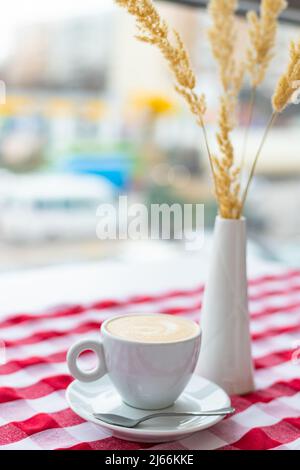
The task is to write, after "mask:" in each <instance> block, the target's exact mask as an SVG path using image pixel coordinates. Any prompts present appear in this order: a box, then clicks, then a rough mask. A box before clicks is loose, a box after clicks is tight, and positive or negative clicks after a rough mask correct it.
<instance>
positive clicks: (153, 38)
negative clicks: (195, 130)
mask: <svg viewBox="0 0 300 470" xmlns="http://www.w3.org/2000/svg"><path fill="white" fill-rule="evenodd" d="M115 2H116V3H117V4H118V5H120V6H121V7H123V8H126V10H127V11H128V13H130V14H131V15H132V16H133V17H134V18H135V20H136V25H137V28H138V31H139V32H138V34H137V35H136V38H137V39H138V40H139V41H142V42H145V43H148V44H152V45H154V46H156V47H157V48H158V49H159V50H160V52H161V53H162V55H163V56H164V58H165V59H166V61H167V63H168V65H169V68H170V69H171V71H172V73H173V75H174V78H175V89H176V91H177V92H178V93H179V94H180V95H181V96H182V97H183V98H184V99H185V101H186V102H187V104H188V105H189V108H190V110H191V112H192V113H193V114H194V116H196V120H197V123H198V124H199V125H200V126H201V128H202V130H203V133H204V139H205V144H206V149H207V153H208V156H209V161H210V166H211V170H212V173H213V175H214V169H213V164H212V157H211V153H210V149H209V145H208V140H207V133H206V129H205V125H204V114H205V112H206V101H205V96H204V94H203V93H202V94H200V95H199V94H197V93H196V91H195V87H196V78H195V74H194V72H193V70H192V67H191V63H190V58H189V55H188V53H187V51H186V49H185V47H184V44H183V41H182V39H181V37H180V35H179V33H178V32H177V31H175V30H173V34H171V33H170V31H169V28H168V25H167V23H166V22H165V21H164V20H163V19H162V18H161V17H160V14H159V13H158V11H157V9H156V8H155V6H154V5H153V3H152V0H115Z"/></svg>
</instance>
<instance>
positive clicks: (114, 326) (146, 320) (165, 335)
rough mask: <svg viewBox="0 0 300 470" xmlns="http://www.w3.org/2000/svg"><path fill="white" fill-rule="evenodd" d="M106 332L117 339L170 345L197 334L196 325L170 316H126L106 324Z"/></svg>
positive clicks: (197, 328)
mask: <svg viewBox="0 0 300 470" xmlns="http://www.w3.org/2000/svg"><path fill="white" fill-rule="evenodd" d="M106 330H107V331H108V332H109V333H110V334H112V335H114V336H116V337H117V338H123V339H127V340H129V341H138V342H142V343H172V342H174V341H183V340H186V339H189V338H192V337H193V336H195V335H196V334H197V333H198V330H199V327H198V326H197V325H196V323H194V322H192V321H190V320H186V319H184V318H179V317H175V316H171V315H126V316H124V317H120V318H116V319H112V320H110V321H109V322H108V323H106Z"/></svg>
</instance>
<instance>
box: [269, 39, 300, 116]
mask: <svg viewBox="0 0 300 470" xmlns="http://www.w3.org/2000/svg"><path fill="white" fill-rule="evenodd" d="M299 90H300V40H299V42H298V43H297V44H296V43H295V42H293V41H292V42H291V45H290V61H289V64H288V67H287V70H286V72H285V73H284V74H283V75H282V76H281V77H280V79H279V81H278V84H277V87H276V89H275V93H274V95H273V99H272V102H273V110H274V112H276V113H281V112H282V111H284V109H285V108H286V107H287V106H288V105H289V104H290V102H291V100H292V97H293V95H294V94H297V91H299Z"/></svg>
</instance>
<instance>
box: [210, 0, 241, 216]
mask: <svg viewBox="0 0 300 470" xmlns="http://www.w3.org/2000/svg"><path fill="white" fill-rule="evenodd" d="M237 6H238V2H237V0H210V2H209V6H208V10H209V13H210V15H211V18H212V26H211V28H210V29H209V31H208V36H209V40H210V44H211V48H212V53H213V56H214V58H215V60H216V62H217V64H218V68H219V76H220V80H221V84H222V89H223V94H222V96H221V98H220V111H219V122H218V125H219V130H218V133H217V142H218V147H219V156H218V157H214V159H213V164H214V168H215V178H216V191H215V192H216V198H217V201H218V205H219V212H220V215H221V216H222V217H224V218H227V219H236V218H237V217H238V216H239V213H240V204H241V202H240V197H239V192H240V185H239V177H240V170H239V168H238V167H236V165H235V156H234V148H233V145H232V142H231V136H230V134H231V132H232V130H233V128H234V126H235V123H236V119H235V117H236V106H237V101H238V96H239V93H240V91H241V88H242V84H243V78H244V64H237V61H236V57H235V55H236V40H237V33H236V17H235V12H236V9H237Z"/></svg>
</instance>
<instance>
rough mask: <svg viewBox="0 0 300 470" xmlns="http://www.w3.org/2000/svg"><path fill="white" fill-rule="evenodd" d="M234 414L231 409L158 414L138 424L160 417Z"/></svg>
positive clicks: (140, 420)
mask: <svg viewBox="0 0 300 470" xmlns="http://www.w3.org/2000/svg"><path fill="white" fill-rule="evenodd" d="M234 412H235V409H234V408H232V407H228V408H220V409H219V410H210V411H185V412H174V413H172V412H160V413H153V414H151V415H147V416H144V417H143V418H140V419H139V420H137V421H138V424H140V423H143V422H144V421H148V419H154V418H161V417H171V416H226V415H229V414H232V413H234Z"/></svg>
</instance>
